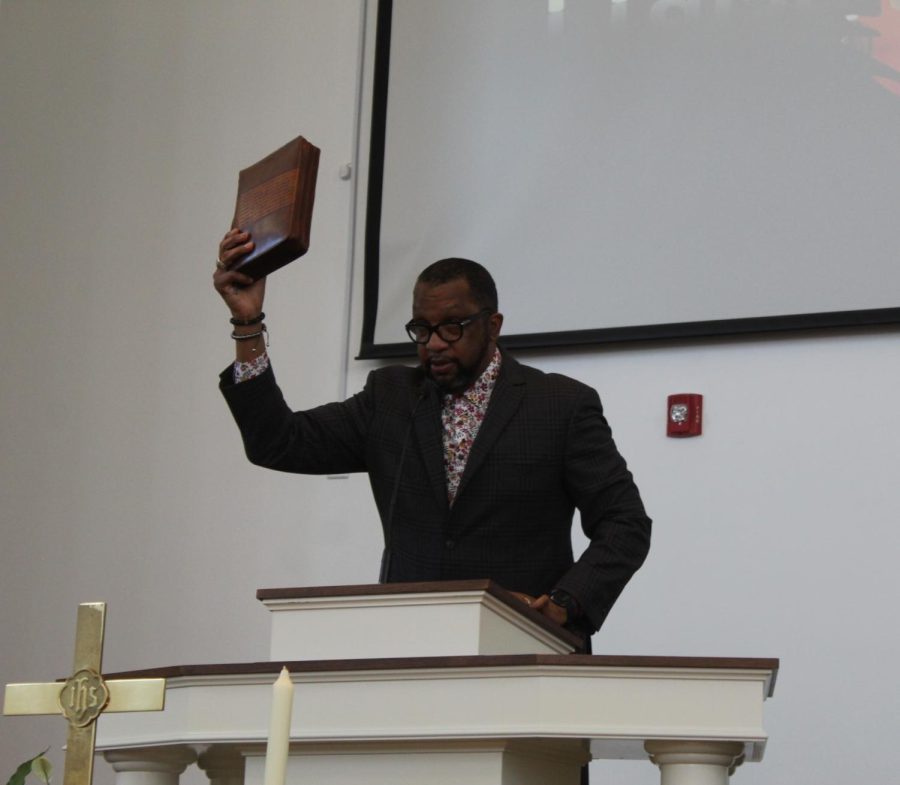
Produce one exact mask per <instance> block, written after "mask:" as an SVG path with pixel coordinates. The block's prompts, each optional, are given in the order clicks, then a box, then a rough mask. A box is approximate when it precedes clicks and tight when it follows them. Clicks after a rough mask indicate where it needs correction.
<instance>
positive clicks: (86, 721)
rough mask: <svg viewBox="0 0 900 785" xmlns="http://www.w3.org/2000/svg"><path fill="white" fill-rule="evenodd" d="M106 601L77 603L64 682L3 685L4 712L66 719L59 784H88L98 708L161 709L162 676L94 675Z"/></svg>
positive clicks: (99, 655)
mask: <svg viewBox="0 0 900 785" xmlns="http://www.w3.org/2000/svg"><path fill="white" fill-rule="evenodd" d="M105 623H106V603H104V602H87V603H83V604H82V605H79V606H78V627H77V629H76V632H75V662H74V665H73V666H72V675H71V676H69V678H68V679H66V681H65V682H48V683H44V684H7V685H6V695H5V697H4V701H3V713H4V714H59V713H62V715H63V716H64V717H65V718H66V719H67V720H68V721H69V733H68V736H67V738H66V765H65V773H64V775H63V785H91V779H92V777H93V772H94V738H95V736H96V731H97V725H96V722H95V720H96V719H97V717H99V716H100V714H101V712H104V711H161V710H162V708H163V704H164V703H165V695H166V680H165V679H128V680H125V679H121V680H120V679H113V680H111V681H106V680H105V679H104V678H103V677H102V676H101V675H100V667H101V662H102V659H103V630H104V627H105Z"/></svg>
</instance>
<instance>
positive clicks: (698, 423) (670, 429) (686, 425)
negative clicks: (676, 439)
mask: <svg viewBox="0 0 900 785" xmlns="http://www.w3.org/2000/svg"><path fill="white" fill-rule="evenodd" d="M701 433H703V396H702V395H700V394H699V393H677V394H675V395H670V396H669V407H668V410H667V417H666V436H699V435H700V434H701Z"/></svg>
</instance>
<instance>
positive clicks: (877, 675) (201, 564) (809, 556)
mask: <svg viewBox="0 0 900 785" xmlns="http://www.w3.org/2000/svg"><path fill="white" fill-rule="evenodd" d="M361 5H362V4H361V3H360V2H357V0H302V1H297V0H294V1H293V2H291V1H289V0H284V2H281V3H276V2H265V3H252V4H251V3H246V2H245V3H238V2H231V3H226V2H214V0H191V2H188V3H183V2H177V1H176V0H168V1H167V2H156V3H153V4H150V3H138V2H127V3H125V2H122V3H120V2H115V3H114V2H99V1H98V2H80V3H67V2H55V3H54V2H26V0H20V1H19V2H10V0H3V2H2V5H0V85H2V87H0V90H2V93H0V106H2V112H0V139H2V150H0V162H2V169H0V176H2V191H0V199H2V202H0V216H2V217H0V221H2V240H3V251H2V256H0V259H2V289H0V346H2V349H0V352H2V354H0V367H2V368H3V373H2V374H0V396H2V397H0V402H2V403H0V461H2V463H0V493H2V501H0V504H2V506H0V510H2V512H0V515H2V519H0V520H2V524H0V525H2V532H0V592H2V596H3V602H2V603H0V636H2V638H0V639H2V647H0V682H4V683H5V682H9V681H34V680H44V679H50V678H55V677H57V676H61V675H64V674H65V673H66V672H67V670H68V668H69V664H70V659H71V646H72V637H73V632H74V620H75V608H76V605H77V603H78V602H83V601H92V600H99V599H102V600H106V601H107V602H108V603H109V619H108V627H107V642H106V657H105V669H106V670H108V671H112V670H122V669H132V668H140V667H146V666H154V665H166V664H186V663H198V662H240V661H250V660H256V659H261V658H264V657H265V654H266V646H267V642H266V633H267V621H268V620H267V618H266V613H265V611H264V610H263V609H262V607H261V606H260V605H259V604H258V603H257V602H256V601H255V599H254V592H255V590H256V588H258V587H261V586H289V585H315V584H334V583H353V582H369V581H372V580H374V579H375V576H376V574H377V563H378V557H379V551H380V549H379V533H378V529H377V525H376V523H375V515H374V505H373V504H372V503H371V500H370V498H369V494H368V485H367V482H366V479H365V478H364V477H359V476H356V477H352V478H349V479H344V480H340V479H338V480H328V479H324V478H302V477H291V476H281V475H278V474H275V473H269V472H265V471H263V470H260V469H256V468H254V467H251V466H250V465H249V464H247V462H246V461H245V459H244V458H243V455H242V451H241V448H240V444H239V440H238V437H237V433H236V430H235V429H234V427H233V425H232V423H231V422H230V417H229V415H228V413H227V411H226V409H225V407H224V404H223V403H222V402H221V400H220V399H219V395H218V392H217V391H216V388H215V385H216V378H215V377H216V373H217V372H218V371H219V370H220V369H221V368H222V367H224V365H225V364H226V362H227V361H228V359H229V354H230V353H231V351H232V347H231V345H230V341H229V340H228V338H227V332H228V324H227V314H226V312H225V310H224V308H223V307H222V306H221V305H220V303H219V302H218V300H217V297H216V295H215V294H214V293H213V292H212V289H211V286H210V277H211V273H212V265H213V253H214V252H215V247H216V242H217V240H218V237H219V236H220V234H221V233H222V231H223V230H224V229H225V228H226V226H227V225H228V222H229V221H230V218H231V210H232V206H233V203H232V200H233V196H234V188H235V184H236V170H237V169H238V168H240V167H241V166H244V165H246V164H248V163H250V162H252V161H253V160H256V158H258V157H260V156H261V155H263V154H265V153H266V152H268V151H269V150H271V149H274V147H276V146H277V145H279V144H281V143H282V142H283V141H286V140H287V139H288V138H290V137H291V136H292V135H294V134H295V133H298V132H302V133H304V134H306V135H307V136H308V137H309V138H310V139H311V140H313V141H314V142H316V143H318V144H320V145H321V147H322V148H323V158H322V163H321V168H320V175H319V189H318V199H317V203H316V215H315V224H314V230H313V247H312V250H311V251H310V253H309V255H308V256H307V257H305V258H304V259H303V260H302V261H301V262H299V263H297V264H295V265H292V266H290V267H288V268H286V269H284V270H282V271H280V272H278V273H277V275H275V276H273V279H272V281H271V286H270V292H269V299H268V302H267V308H266V310H267V312H268V313H269V314H270V317H269V319H268V322H269V326H270V329H271V333H272V346H271V352H272V355H273V357H274V358H275V362H276V367H277V370H278V374H279V378H280V380H281V382H282V384H283V386H284V388H285V389H286V391H287V394H288V396H289V399H290V400H291V401H292V403H293V404H294V405H296V406H297V407H300V406H305V405H310V404H313V403H317V402H320V401H323V400H326V399H331V398H333V397H335V396H336V395H338V394H339V393H340V392H342V391H343V389H344V385H345V381H344V374H345V373H347V374H348V377H349V380H348V381H347V385H348V386H349V388H350V389H354V388H355V387H356V386H358V384H359V383H360V381H361V379H362V377H363V376H364V374H365V372H366V370H368V368H369V367H370V365H368V364H365V363H360V362H357V361H353V360H349V361H348V360H346V358H347V356H348V351H347V346H348V330H347V327H346V325H347V315H346V308H347V304H348V301H350V283H351V280H352V277H353V276H352V275H351V269H350V258H351V255H350V247H351V239H350V232H349V227H350V221H351V214H352V205H353V204H354V189H355V183H354V182H353V181H351V182H345V181H342V180H340V179H339V177H338V168H339V166H340V165H341V164H343V163H345V162H348V161H355V158H356V156H355V150H354V128H355V112H356V103H355V100H356V89H357V81H356V80H357V73H358V64H359V55H360V48H359V41H360V36H361V27H360V25H361ZM448 253H452V249H448ZM427 261H430V260H423V264H424V263H425V262H427ZM484 261H485V262H486V263H487V264H488V265H489V264H490V260H484ZM357 273H358V270H357ZM500 284H501V300H502V296H503V294H502V292H503V287H504V286H509V285H510V284H509V282H504V281H501V282H500ZM549 305H551V306H558V307H565V304H564V303H552V304H549ZM352 306H353V312H352V313H353V322H354V325H355V324H356V323H357V322H358V317H359V314H358V308H357V306H358V300H357V299H353V300H352ZM405 317H406V315H405V314H398V319H405ZM357 340H358V332H357V331H356V330H355V329H353V330H351V331H349V342H350V348H351V352H350V353H351V354H352V350H353V349H355V347H356V343H357ZM898 348H900V337H898V332H897V331H895V330H883V331H878V332H872V331H868V332H862V333H854V332H846V333H839V334H835V333H832V334H819V335H807V336H800V335H795V336H791V337H782V338H778V339H771V338H754V339H742V340H739V341H709V342H705V343H692V344H671V345H656V346H645V347H629V348H620V349H614V350H608V349H607V350H593V349H588V350H581V351H573V352H567V353H558V354H552V355H530V356H527V357H525V359H526V360H527V361H529V362H531V363H533V364H535V365H539V366H541V367H544V368H546V369H553V370H563V371H565V372H568V373H570V374H571V375H574V376H577V377H579V378H581V379H584V380H585V381H587V382H589V383H592V384H594V385H596V386H597V387H598V389H599V390H600V391H601V395H602V396H603V399H604V402H605V405H606V409H607V412H608V414H609V416H610V419H611V421H612V424H613V427H614V430H615V433H616V436H617V439H618V441H619V444H620V447H621V449H622V451H623V452H624V454H625V455H626V457H627V458H628V459H629V461H630V463H631V465H632V468H633V470H634V472H635V475H636V477H637V479H638V482H639V484H640V486H641V489H642V491H643V494H644V498H645V501H646V504H647V507H648V510H649V511H650V513H651V515H652V516H653V517H654V518H655V521H656V524H655V533H654V543H653V549H652V552H651V556H650V558H649V560H648V562H647V564H646V566H645V567H644V569H643V570H642V571H641V572H640V573H639V574H638V575H637V577H636V578H635V580H634V582H633V584H632V585H631V586H630V587H629V588H628V589H627V590H626V593H625V594H624V595H623V597H622V599H621V601H620V603H619V605H618V606H617V608H616V610H615V611H614V612H613V613H612V615H611V617H610V619H609V621H608V622H607V625H606V626H605V627H604V630H603V631H602V633H601V634H599V635H598V636H597V637H596V639H595V642H594V643H595V649H596V650H597V651H598V653H629V654H676V655H679V654H685V655H688V654H690V655H711V656H712V655H728V656H761V657H781V659H782V670H781V673H780V676H779V680H778V684H777V687H776V694H775V697H774V698H773V699H772V700H771V701H770V702H769V703H768V705H767V710H766V726H767V728H768V730H769V732H770V734H771V737H772V738H771V742H770V744H769V747H768V750H767V755H766V759H765V761H764V762H763V763H762V764H761V765H750V766H747V767H745V768H744V769H743V770H741V771H739V773H738V774H737V775H736V776H737V777H738V781H741V782H746V783H753V782H759V783H762V782H765V783H777V784H778V785H782V784H783V785H788V783H794V782H796V781H798V780H809V781H817V782H819V783H823V784H824V785H830V784H831V783H834V784H835V785H837V783H845V782H848V781H861V780H871V781H889V779H890V774H891V773H892V772H893V764H892V762H891V760H890V755H889V750H890V749H891V745H892V744H893V742H894V737H895V731H896V729H897V722H896V719H895V716H896V706H897V705H898V703H900V701H898V698H900V695H898V694H897V693H898V691H897V680H896V678H895V676H894V675H893V663H894V662H896V661H897V660H898V656H900V651H898V650H900V643H898V638H900V635H898V632H897V630H896V623H895V619H896V610H895V607H894V606H895V603H896V600H897V596H898V591H897V588H898V584H900V580H898V578H897V576H896V573H895V571H894V561H895V555H896V553H897V552H898V545H900V542H898V540H900V537H898V534H897V527H896V526H895V520H896V516H897V509H898V501H900V491H898V489H897V483H896V481H895V475H896V469H895V466H896V463H897V460H896V459H897V454H898V447H897V444H898V443H900V424H898V423H900V419H898V417H897V415H896V405H895V398H896V394H895V390H896V388H897V385H898V383H900V372H898V370H897V363H896V360H895V357H896V355H897V351H898ZM672 392H700V393H703V394H704V395H705V403H706V422H705V433H704V435H703V436H702V437H701V438H699V439H693V440H671V439H666V438H665V436H664V411H665V398H666V395H667V394H669V393H672ZM101 722H102V720H101ZM62 725H63V723H62V721H60V720H54V719H38V718H0V776H3V772H4V771H6V770H8V771H10V772H11V771H12V768H13V766H14V765H15V764H16V763H18V762H19V761H20V760H21V759H24V758H25V757H27V756H28V755H30V754H34V753H36V752H38V751H39V750H40V749H42V748H43V747H44V746H46V745H47V744H52V745H53V747H54V749H53V750H52V752H51V757H52V758H53V760H54V761H55V762H56V763H57V764H58V765H61V755H60V752H59V748H60V746H61V745H62V743H63V737H64V732H63V727H62ZM609 774H611V775H613V776H615V777H616V778H617V779H618V780H619V781H622V782H629V783H650V782H655V781H657V773H656V772H655V770H654V769H653V768H652V767H651V766H650V765H649V764H639V763H623V764H616V765H610V764H604V768H603V771H596V772H595V777H600V776H604V775H609ZM58 776H61V770H60V772H59V774H58ZM192 776H194V777H196V775H192ZM96 781H97V782H98V783H103V782H108V781H109V770H108V767H107V766H106V765H105V764H104V763H102V762H101V763H100V764H99V765H98V770H97V780H96Z"/></svg>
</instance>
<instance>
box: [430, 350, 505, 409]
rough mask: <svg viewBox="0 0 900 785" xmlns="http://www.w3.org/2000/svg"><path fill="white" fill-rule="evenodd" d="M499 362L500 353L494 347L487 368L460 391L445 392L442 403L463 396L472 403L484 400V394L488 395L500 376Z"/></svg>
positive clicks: (500, 360) (500, 358)
mask: <svg viewBox="0 0 900 785" xmlns="http://www.w3.org/2000/svg"><path fill="white" fill-rule="evenodd" d="M501 362H502V355H501V354H500V349H499V348H497V347H495V348H494V356H493V357H491V361H490V362H489V363H488V365H487V368H485V369H484V370H483V371H482V372H481V376H479V377H478V378H477V379H476V380H475V383H474V384H472V385H470V386H469V387H468V388H467V389H466V390H464V391H463V392H461V393H458V394H454V393H445V394H444V403H450V402H451V401H453V399H454V398H456V399H459V398H465V399H466V400H468V401H471V402H472V403H478V402H479V401H483V400H485V396H488V395H490V394H491V393H492V392H493V391H494V387H495V385H496V384H497V378H498V377H499V376H500V364H501Z"/></svg>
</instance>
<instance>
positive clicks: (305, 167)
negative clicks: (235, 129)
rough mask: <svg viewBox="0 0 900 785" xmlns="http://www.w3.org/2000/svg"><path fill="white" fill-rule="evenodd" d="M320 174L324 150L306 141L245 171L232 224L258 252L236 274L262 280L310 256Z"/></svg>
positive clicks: (296, 141)
mask: <svg viewBox="0 0 900 785" xmlns="http://www.w3.org/2000/svg"><path fill="white" fill-rule="evenodd" d="M318 170H319V148H318V147H316V146H314V145H312V144H310V143H309V142H308V141H306V139H304V138H303V137H302V136H298V137H297V138H296V139H294V140H292V141H290V142H288V143H287V144H286V145H285V146H284V147H281V148H279V149H278V150H276V151H275V152H274V153H272V154H271V155H267V156H266V157H265V158H263V159H262V160H261V161H258V162H257V163H255V164H253V166H249V167H247V168H246V169H242V170H241V172H240V175H239V177H238V195H237V204H236V205H235V208H234V220H233V221H232V224H231V225H232V226H233V227H238V228H240V229H243V230H244V231H246V232H250V235H251V237H252V238H253V242H254V243H255V244H256V247H255V248H254V249H253V251H252V252H250V253H249V254H247V255H246V256H244V257H242V258H241V259H239V260H238V261H237V262H236V263H235V264H234V265H233V269H235V270H240V271H241V272H242V273H245V274H247V275H249V276H250V277H251V278H254V279H258V278H262V277H263V276H265V275H268V274H269V273H271V272H273V271H274V270H277V269H278V268H279V267H284V265H286V264H288V263H289V262H292V261H294V259H297V258H299V257H300V256H303V254H305V253H306V251H307V250H308V249H309V230H310V225H311V223H312V211H313V202H314V201H315V196H316V175H317V173H318Z"/></svg>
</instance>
